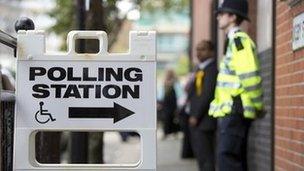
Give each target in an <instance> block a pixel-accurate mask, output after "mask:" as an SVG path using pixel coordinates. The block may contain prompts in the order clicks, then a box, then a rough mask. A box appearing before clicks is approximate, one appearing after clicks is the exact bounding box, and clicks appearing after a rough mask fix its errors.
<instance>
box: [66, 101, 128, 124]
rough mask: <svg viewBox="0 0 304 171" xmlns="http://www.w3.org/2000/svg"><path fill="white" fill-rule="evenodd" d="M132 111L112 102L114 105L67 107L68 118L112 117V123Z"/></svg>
mask: <svg viewBox="0 0 304 171" xmlns="http://www.w3.org/2000/svg"><path fill="white" fill-rule="evenodd" d="M133 114H134V112H133V111H131V110H129V109H126V108H124V107H122V106H120V105H119V104H117V103H115V102H114V107H69V118H113V119H114V123H116V122H118V121H120V120H122V119H124V118H126V117H128V116H131V115H133Z"/></svg>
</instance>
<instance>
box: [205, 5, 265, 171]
mask: <svg viewBox="0 0 304 171" xmlns="http://www.w3.org/2000/svg"><path fill="white" fill-rule="evenodd" d="M217 20H218V25H219V28H220V29H222V30H224V31H225V33H226V36H227V38H226V41H225V52H224V57H223V59H222V61H221V63H220V69H219V74H218V77H217V85H216V90H215V98H214V100H213V101H212V103H211V104H210V108H209V115H212V116H213V117H217V118H220V119H219V131H220V133H219V142H218V154H217V157H218V159H217V162H218V168H219V170H220V171H224V170H225V171H243V170H247V159H246V155H247V154H246V148H247V135H248V130H249V127H250V123H251V121H252V120H253V119H254V118H256V116H257V115H258V114H259V113H260V111H262V109H263V103H262V98H263V97H262V96H263V92H262V86H261V83H262V79H261V76H260V75H259V70H260V66H259V61H258V58H257V54H256V47H255V44H254V42H253V41H252V40H251V38H250V37H249V36H248V35H247V34H246V33H245V32H243V31H241V29H240V28H239V26H240V24H241V23H242V22H243V21H244V20H249V18H248V2H247V1H246V0H225V1H224V2H223V3H222V4H221V6H220V7H219V8H218V10H217Z"/></svg>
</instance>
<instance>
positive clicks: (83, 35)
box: [67, 31, 108, 55]
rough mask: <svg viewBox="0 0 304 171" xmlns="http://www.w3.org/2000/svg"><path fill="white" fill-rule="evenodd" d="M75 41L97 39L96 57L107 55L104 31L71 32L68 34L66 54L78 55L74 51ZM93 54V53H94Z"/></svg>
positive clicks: (106, 37)
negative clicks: (97, 50) (97, 49)
mask: <svg viewBox="0 0 304 171" xmlns="http://www.w3.org/2000/svg"><path fill="white" fill-rule="evenodd" d="M77 39H98V40H99V52H98V53H97V54H96V55H104V54H108V36H107V33H106V32H104V31H71V32H69V34H68V39H67V41H68V42H67V43H68V48H69V49H68V53H69V54H72V55H76V54H78V53H77V52H76V51H75V42H76V40H77ZM94 54H95V53H94Z"/></svg>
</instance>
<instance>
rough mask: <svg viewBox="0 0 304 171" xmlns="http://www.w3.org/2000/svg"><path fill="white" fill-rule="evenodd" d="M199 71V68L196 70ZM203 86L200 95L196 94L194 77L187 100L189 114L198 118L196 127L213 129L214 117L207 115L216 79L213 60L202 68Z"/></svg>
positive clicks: (216, 71)
mask: <svg viewBox="0 0 304 171" xmlns="http://www.w3.org/2000/svg"><path fill="white" fill-rule="evenodd" d="M197 71H199V70H197ZM197 71H196V72H197ZM203 71H204V77H203V86H202V91H201V92H202V93H201V95H199V96H198V95H197V94H196V92H195V91H196V90H195V89H196V88H195V79H194V80H193V81H192V83H191V85H190V93H189V97H188V99H189V102H190V115H192V116H195V117H197V118H198V120H199V124H198V128H199V129H202V130H206V131H207V130H215V129H216V119H214V118H213V117H210V116H209V115H208V110H209V105H210V103H211V101H212V100H213V98H214V92H215V86H216V79H217V74H218V70H217V63H216V61H215V60H214V61H213V62H211V63H210V64H209V65H207V66H206V67H205V68H204V70H203Z"/></svg>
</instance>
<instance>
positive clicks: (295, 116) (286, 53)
mask: <svg viewBox="0 0 304 171" xmlns="http://www.w3.org/2000/svg"><path fill="white" fill-rule="evenodd" d="M302 12H304V2H303V1H300V3H298V4H297V5H296V6H294V7H289V5H288V1H278V0H277V1H276V38H275V43H276V47H275V53H276V64H275V73H276V74H275V91H276V94H275V101H276V105H275V170H288V171H291V170H304V107H303V104H304V49H303V48H302V49H300V50H297V51H292V21H293V18H294V17H295V16H297V15H298V14H300V13H302Z"/></svg>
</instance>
